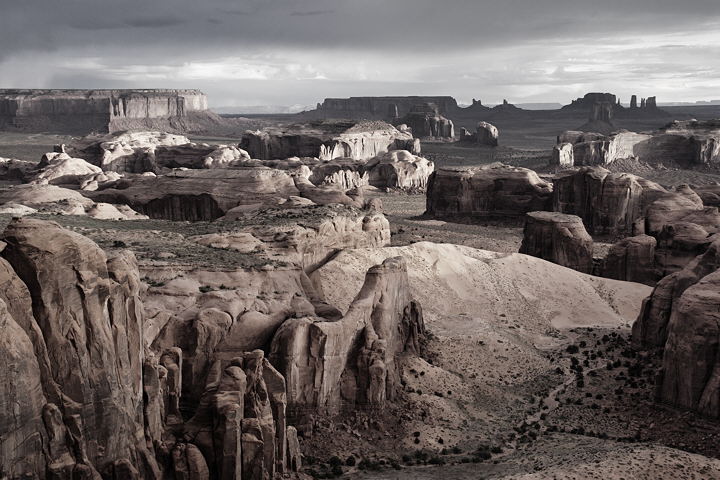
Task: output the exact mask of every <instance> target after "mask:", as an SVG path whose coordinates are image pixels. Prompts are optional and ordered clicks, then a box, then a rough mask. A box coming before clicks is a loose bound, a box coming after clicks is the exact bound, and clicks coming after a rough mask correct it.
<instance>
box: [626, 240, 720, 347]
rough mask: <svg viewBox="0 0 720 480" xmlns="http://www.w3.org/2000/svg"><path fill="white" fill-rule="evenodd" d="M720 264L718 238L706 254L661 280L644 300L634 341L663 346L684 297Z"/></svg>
mask: <svg viewBox="0 0 720 480" xmlns="http://www.w3.org/2000/svg"><path fill="white" fill-rule="evenodd" d="M718 268H720V242H719V241H718V240H717V239H716V240H715V241H713V242H712V243H711V244H710V246H709V247H708V249H707V250H706V251H705V253H703V254H702V255H699V256H698V257H696V258H695V259H694V260H693V261H692V262H690V263H689V264H688V265H687V266H686V267H685V268H683V269H682V270H680V271H678V272H675V273H673V274H671V275H668V276H666V277H665V278H663V279H662V280H660V281H659V282H658V284H657V286H656V287H655V289H654V290H653V292H652V295H650V297H648V298H647V299H646V300H645V302H644V303H643V308H642V312H641V313H640V316H639V317H638V319H637V321H636V322H635V324H634V325H633V343H634V344H635V345H636V346H638V347H646V348H657V347H662V346H663V345H664V344H665V342H666V340H667V331H668V323H669V322H670V318H671V315H672V312H673V309H674V306H675V305H676V304H677V302H678V300H679V299H680V297H682V295H683V293H684V292H685V290H687V289H688V288H689V287H690V286H692V285H694V284H696V283H697V282H699V281H700V280H701V279H702V278H704V277H706V276H707V275H709V274H711V273H713V272H715V271H716V270H718Z"/></svg>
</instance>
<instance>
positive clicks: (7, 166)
mask: <svg viewBox="0 0 720 480" xmlns="http://www.w3.org/2000/svg"><path fill="white" fill-rule="evenodd" d="M36 167H37V163H35V162H29V161H27V160H18V159H17V158H3V157H0V180H5V181H21V182H24V181H28V180H29V179H30V177H32V175H33V174H34V173H35V172H34V170H35V168H36Z"/></svg>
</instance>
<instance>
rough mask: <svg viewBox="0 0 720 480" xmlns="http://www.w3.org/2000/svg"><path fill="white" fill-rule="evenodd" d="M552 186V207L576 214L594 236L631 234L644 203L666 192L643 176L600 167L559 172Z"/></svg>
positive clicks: (642, 211) (647, 203)
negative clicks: (613, 171) (615, 171)
mask: <svg viewBox="0 0 720 480" xmlns="http://www.w3.org/2000/svg"><path fill="white" fill-rule="evenodd" d="M553 185H554V191H553V208H552V210H554V211H556V212H561V213H568V214H572V215H577V216H579V217H580V218H582V219H583V222H584V223H585V226H586V227H587V229H588V232H590V233H591V234H594V235H595V234H624V235H631V234H632V233H633V225H634V223H635V222H636V220H638V219H639V218H642V217H643V216H644V214H645V210H646V209H647V206H648V205H650V203H652V202H653V201H654V200H656V199H657V198H659V197H660V196H662V195H664V194H666V193H667V192H666V190H665V189H664V188H662V187H661V186H659V185H657V184H655V183H653V182H649V181H647V180H645V179H644V178H641V177H638V176H636V175H632V174H627V173H610V172H609V171H608V170H605V169H604V168H601V167H585V168H581V169H579V170H577V171H574V172H571V173H564V174H561V175H559V176H557V177H556V178H555V179H554V182H553Z"/></svg>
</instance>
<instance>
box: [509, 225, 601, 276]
mask: <svg viewBox="0 0 720 480" xmlns="http://www.w3.org/2000/svg"><path fill="white" fill-rule="evenodd" d="M520 253H524V254H525V255H532V256H533V257H538V258H542V259H544V260H548V261H550V262H553V263H557V264H558V265H562V266H564V267H568V268H572V269H573V270H577V271H579V272H583V273H591V272H592V268H593V239H592V237H590V235H589V234H588V233H587V231H586V230H585V227H584V225H583V222H582V219H580V217H577V216H575V215H566V214H562V213H556V212H530V213H528V214H527V215H526V216H525V228H524V230H523V241H522V245H521V246H520Z"/></svg>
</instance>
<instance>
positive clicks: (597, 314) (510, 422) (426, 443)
mask: <svg viewBox="0 0 720 480" xmlns="http://www.w3.org/2000/svg"><path fill="white" fill-rule="evenodd" d="M392 256H402V257H404V258H405V260H406V261H407V264H408V272H409V276H410V285H411V288H412V293H413V295H414V296H415V297H416V298H417V299H418V300H419V301H420V302H421V304H422V307H423V313H424V317H425V321H426V326H427V327H428V329H429V330H430V332H432V333H433V335H434V336H433V337H432V340H431V341H430V342H429V344H428V355H429V357H428V358H430V359H431V361H430V362H428V361H426V360H424V359H421V358H416V357H414V358H407V359H406V360H405V368H404V371H403V381H404V384H405V392H406V394H407V396H408V398H409V401H410V403H411V405H412V406H411V407H408V409H409V410H412V411H413V412H416V413H417V417H415V419H414V420H413V421H411V422H409V423H408V424H407V425H406V426H407V431H408V435H407V436H406V437H405V438H403V439H401V443H400V444H401V446H402V448H406V449H408V450H411V449H416V448H429V449H431V450H432V449H435V450H437V449H442V448H443V447H445V446H453V445H460V446H462V448H463V449H470V448H476V447H477V444H478V443H483V442H484V443H488V444H495V443H498V442H499V443H502V442H503V441H504V440H503V439H505V438H507V435H508V433H509V432H511V431H512V429H513V427H514V426H516V425H518V424H519V423H522V421H523V420H524V418H525V412H526V411H527V409H528V408H531V407H532V405H533V403H536V402H535V399H536V398H538V397H542V396H544V395H546V394H547V392H548V391H550V390H551V389H553V388H555V387H556V386H557V385H558V384H560V383H562V382H563V381H565V380H566V379H565V377H564V376H563V375H558V374H557V373H556V372H555V370H556V368H557V367H559V366H560V367H563V368H566V367H567V365H564V364H561V363H558V360H557V358H556V356H555V353H554V351H555V349H556V348H558V347H564V346H565V344H569V343H573V342H576V341H578V340H580V339H581V338H584V337H581V335H582V333H581V332H579V331H573V329H572V328H573V327H577V326H584V327H601V328H602V329H603V330H604V331H609V330H610V329H613V330H618V329H619V330H627V329H628V325H629V324H630V323H631V322H632V321H633V320H634V319H635V317H636V316H637V313H638V311H639V308H640V305H641V302H642V299H643V298H645V297H646V296H647V295H648V294H649V293H650V288H649V287H647V286H644V285H640V284H634V283H626V282H618V281H614V280H607V279H602V278H595V277H591V276H589V275H584V274H581V273H578V272H576V271H574V270H569V269H567V268H564V267H561V266H558V265H555V264H553V263H549V262H546V261H544V260H540V259H537V258H534V257H528V256H525V255H520V254H501V253H495V252H489V251H484V250H477V249H473V248H470V247H464V246H458V245H450V244H434V243H428V242H422V243H416V244H413V245H410V246H405V247H386V248H382V249H374V250H366V249H359V250H347V251H343V252H341V253H340V254H338V255H337V256H336V257H335V258H334V259H333V260H332V261H330V262H328V263H327V264H326V265H324V266H323V267H321V268H320V269H319V270H317V271H316V272H314V273H313V281H314V282H315V283H316V284H317V285H319V286H320V288H322V290H323V291H324V293H325V294H326V297H327V299H328V301H330V302H331V303H333V304H334V305H336V306H338V307H339V308H340V309H342V310H345V309H347V307H348V305H349V304H350V302H351V301H352V299H353V296H354V295H355V294H356V293H357V292H358V291H359V289H360V287H361V285H362V282H363V278H364V275H365V272H366V271H367V269H368V268H369V267H371V266H372V265H375V264H378V263H380V262H382V260H384V259H385V258H388V257H392ZM412 432H420V434H419V436H417V438H415V437H413V436H411V435H410V433H412ZM466 451H467V450H466Z"/></svg>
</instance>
